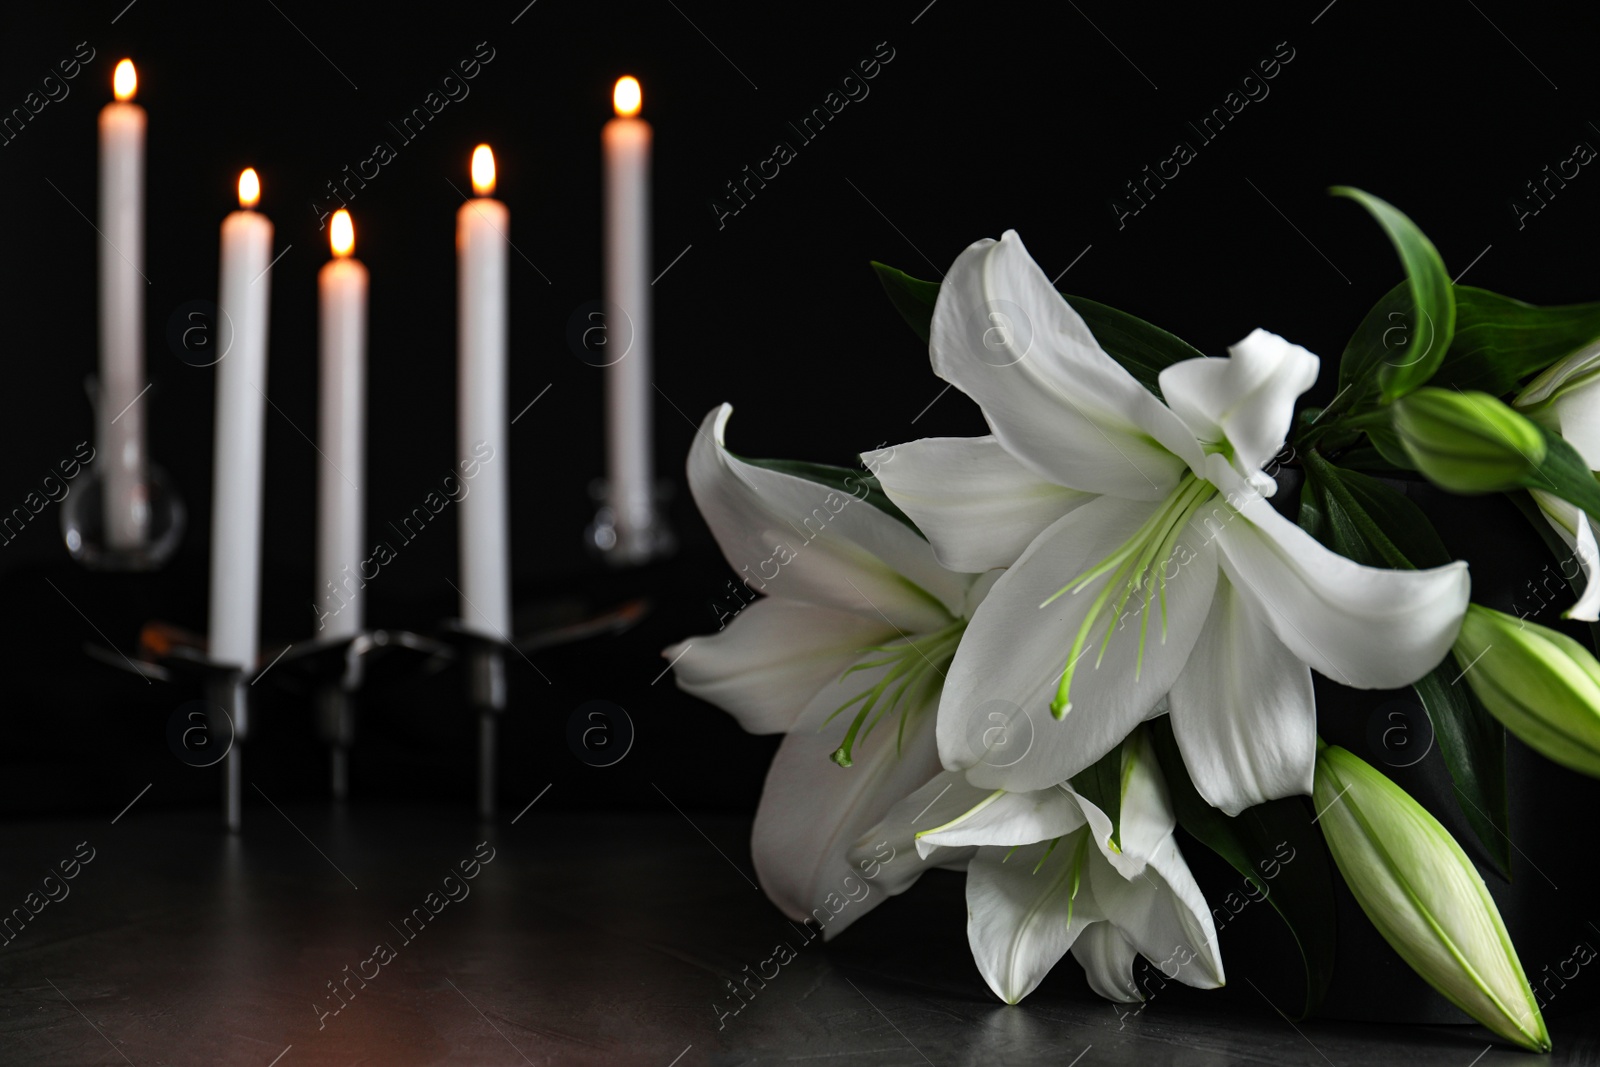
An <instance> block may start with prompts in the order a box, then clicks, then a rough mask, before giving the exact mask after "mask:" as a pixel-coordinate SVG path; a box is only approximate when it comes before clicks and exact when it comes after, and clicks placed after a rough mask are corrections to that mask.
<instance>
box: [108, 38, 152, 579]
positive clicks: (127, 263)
mask: <svg viewBox="0 0 1600 1067" xmlns="http://www.w3.org/2000/svg"><path fill="white" fill-rule="evenodd" d="M137 87H138V78H137V76H136V74H135V72H134V69H133V63H132V62H131V61H130V60H126V59H124V60H123V61H122V62H120V63H118V64H117V70H116V74H115V75H114V77H113V79H112V89H113V92H114V93H115V95H116V100H115V101H114V102H113V103H110V104H107V105H106V106H105V107H104V108H102V109H101V110H100V233H101V235H102V238H103V239H102V240H101V242H100V386H99V388H100V395H99V397H98V402H97V409H98V410H97V411H96V430H95V432H96V434H97V435H98V439H99V443H100V449H99V451H100V456H101V457H102V458H101V460H100V462H101V463H102V464H103V466H102V470H103V471H104V473H103V474H102V475H101V485H102V491H103V496H102V498H101V507H102V509H103V512H104V515H105V536H106V545H107V547H109V548H112V549H129V548H137V547H138V546H140V545H142V544H144V543H145V541H146V540H147V539H148V537H149V529H150V504H149V499H148V496H147V492H146V489H145V455H144V438H145V433H144V411H143V408H142V407H141V406H140V405H138V404H135V403H134V400H135V399H137V398H138V396H139V394H140V392H141V391H142V390H143V389H144V387H145V385H146V384H147V383H146V382H145V381H144V288H145V281H144V276H143V275H142V274H141V270H142V269H143V266H144V138H145V113H144V108H142V107H140V106H139V105H138V104H135V103H133V102H132V101H133V94H134V91H135V89H136V88H137Z"/></svg>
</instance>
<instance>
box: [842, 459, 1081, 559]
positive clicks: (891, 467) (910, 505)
mask: <svg viewBox="0 0 1600 1067" xmlns="http://www.w3.org/2000/svg"><path fill="white" fill-rule="evenodd" d="M861 458H862V460H863V461H865V463H866V464H867V466H868V467H869V468H870V469H872V470H875V471H876V472H877V474H878V480H879V482H880V483H882V485H883V491H884V492H885V493H888V494H889V499H890V500H893V501H894V502H895V504H896V505H897V506H898V507H899V508H900V510H901V511H904V512H905V513H906V514H907V515H909V516H911V520H912V521H913V522H915V523H916V524H917V529H919V530H921V531H922V532H923V533H924V534H926V535H927V537H928V540H929V541H930V542H931V543H932V544H933V551H934V554H935V555H936V556H937V557H938V559H939V562H940V563H942V564H944V565H945V566H946V567H949V568H950V569H951V570H955V571H970V572H977V571H987V570H990V569H992V568H995V567H1009V566H1011V564H1013V563H1015V562H1016V561H1017V557H1019V556H1021V555H1022V553H1023V551H1024V550H1025V549H1026V548H1027V547H1028V545H1029V543H1031V542H1032V541H1033V539H1034V538H1035V537H1037V536H1038V535H1039V533H1040V532H1041V531H1042V530H1044V528H1045V527H1047V526H1049V525H1050V524H1051V523H1053V522H1055V521H1056V520H1057V519H1059V518H1060V517H1061V516H1062V515H1065V514H1066V513H1067V512H1069V511H1071V510H1072V509H1073V508H1075V507H1077V506H1078V505H1079V504H1082V503H1084V502H1085V501H1088V500H1090V499H1092V496H1093V494H1090V493H1084V492H1080V491H1078V490H1076V489H1067V488H1064V487H1062V486H1059V485H1057V484H1056V483H1055V482H1052V481H1048V480H1046V479H1044V478H1041V477H1039V476H1038V475H1037V474H1035V473H1033V471H1031V470H1030V469H1028V468H1027V467H1025V466H1023V465H1022V464H1021V463H1020V462H1018V461H1017V460H1016V459H1015V458H1014V457H1013V456H1012V455H1011V453H1010V452H1007V451H1006V449H1005V446H1003V445H1001V444H1000V440H999V438H997V437H993V436H989V437H970V438H964V437H929V438H924V439H923V440H921V441H912V442H910V443H909V444H903V445H896V446H895V447H893V448H886V449H883V450H881V451H877V452H864V453H862V455H861Z"/></svg>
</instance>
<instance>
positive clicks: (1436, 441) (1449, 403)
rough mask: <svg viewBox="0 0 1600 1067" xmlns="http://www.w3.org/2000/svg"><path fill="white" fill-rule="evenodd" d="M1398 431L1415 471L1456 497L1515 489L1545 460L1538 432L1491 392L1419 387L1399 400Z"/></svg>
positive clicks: (1396, 404) (1542, 442) (1397, 408)
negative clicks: (1464, 494)
mask: <svg viewBox="0 0 1600 1067" xmlns="http://www.w3.org/2000/svg"><path fill="white" fill-rule="evenodd" d="M1394 428H1395V432H1396V433H1398V434H1399V435H1400V443H1401V444H1402V445H1404V446H1405V450H1406V454H1407V455H1408V456H1410V457H1411V461H1412V462H1413V463H1415V464H1416V465H1417V469H1418V470H1420V471H1421V472H1422V473H1423V474H1425V475H1427V476H1428V480H1429V481H1432V482H1433V483H1435V484H1436V485H1439V486H1442V487H1443V488H1445V489H1448V490H1450V491H1451V492H1454V493H1494V492H1499V491H1501V490H1504V489H1514V488H1516V487H1517V486H1519V485H1521V484H1522V482H1523V480H1524V479H1525V478H1526V477H1527V476H1528V475H1529V474H1531V473H1533V471H1534V469H1535V468H1537V467H1538V466H1539V464H1540V462H1542V461H1543V460H1544V454H1545V444H1544V437H1543V435H1542V434H1540V433H1539V428H1538V427H1537V426H1535V425H1534V424H1533V423H1532V422H1530V421H1529V420H1528V419H1527V418H1525V417H1524V416H1522V415H1520V414H1518V413H1517V412H1516V411H1514V410H1512V408H1511V407H1510V405H1508V404H1506V403H1504V402H1503V401H1501V400H1499V399H1497V398H1495V397H1492V396H1490V395H1489V394H1488V393H1478V392H1460V391H1457V390H1454V389H1433V388H1425V389H1418V390H1417V391H1416V392H1414V393H1412V394H1410V395H1409V396H1406V397H1404V398H1402V399H1400V400H1397V401H1395V404H1394Z"/></svg>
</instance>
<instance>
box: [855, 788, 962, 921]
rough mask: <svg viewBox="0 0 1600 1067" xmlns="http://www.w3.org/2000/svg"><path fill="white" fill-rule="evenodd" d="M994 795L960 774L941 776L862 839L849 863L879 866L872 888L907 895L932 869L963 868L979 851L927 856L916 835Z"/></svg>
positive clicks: (864, 868) (868, 867) (869, 867)
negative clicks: (912, 885) (888, 857)
mask: <svg viewBox="0 0 1600 1067" xmlns="http://www.w3.org/2000/svg"><path fill="white" fill-rule="evenodd" d="M990 793H991V790H988V789H979V788H978V787H977V786H974V785H971V784H969V783H968V782H967V778H966V775H964V774H962V773H961V772H960V771H943V772H941V773H940V774H938V775H936V776H934V778H933V779H932V780H931V781H929V782H928V784H927V785H925V786H923V787H922V788H921V789H918V790H917V791H916V792H915V793H912V794H911V795H910V796H908V797H906V798H905V799H904V800H902V801H900V802H899V803H898V804H896V805H895V806H894V807H892V808H890V809H889V814H887V815H885V816H884V817H883V819H882V821H880V822H879V823H878V824H877V825H876V826H874V827H873V828H872V829H870V830H868V831H867V832H866V833H864V834H862V835H861V837H860V839H859V840H857V841H856V843H855V845H854V846H852V847H851V849H850V854H849V860H850V862H851V863H852V864H854V865H855V866H856V867H857V868H858V869H860V870H861V871H863V872H868V871H871V870H873V869H874V868H873V866H872V865H873V864H875V863H876V864H878V867H877V868H876V869H877V871H878V873H877V875H876V878H875V881H874V884H875V885H876V887H877V888H879V889H881V890H883V892H884V893H885V894H886V895H888V896H895V895H896V894H898V893H903V892H905V891H906V890H907V889H909V888H910V887H911V884H912V883H913V882H915V881H916V880H917V879H918V878H920V877H921V876H922V872H923V871H925V870H928V869H929V868H932V867H945V866H950V865H952V864H954V865H956V866H959V867H962V868H965V866H966V863H967V861H968V860H970V859H971V858H972V856H973V855H974V854H975V853H976V852H977V849H976V848H940V849H934V850H931V851H930V852H929V853H928V854H926V855H924V854H923V852H922V850H921V849H919V848H918V842H917V831H918V830H919V829H926V828H928V827H930V826H938V825H939V824H940V823H944V822H948V821H949V820H951V819H954V818H956V817H957V816H959V815H960V814H961V813H962V812H964V811H967V810H968V809H969V808H971V807H973V806H974V805H976V804H978V803H979V802H981V801H982V800H983V799H984V798H985V797H987V796H989V794H990ZM885 848H887V849H888V850H889V854H890V856H891V857H892V859H890V860H888V861H885V860H884V858H883V850H884V849H885Z"/></svg>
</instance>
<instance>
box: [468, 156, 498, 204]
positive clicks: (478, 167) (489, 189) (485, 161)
mask: <svg viewBox="0 0 1600 1067" xmlns="http://www.w3.org/2000/svg"><path fill="white" fill-rule="evenodd" d="M472 191H473V192H475V193H477V194H478V195H479V196H492V195H494V153H493V152H491V151H490V150H489V146H488V145H486V144H481V145H479V146H478V147H477V148H474V149H473V150H472Z"/></svg>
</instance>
